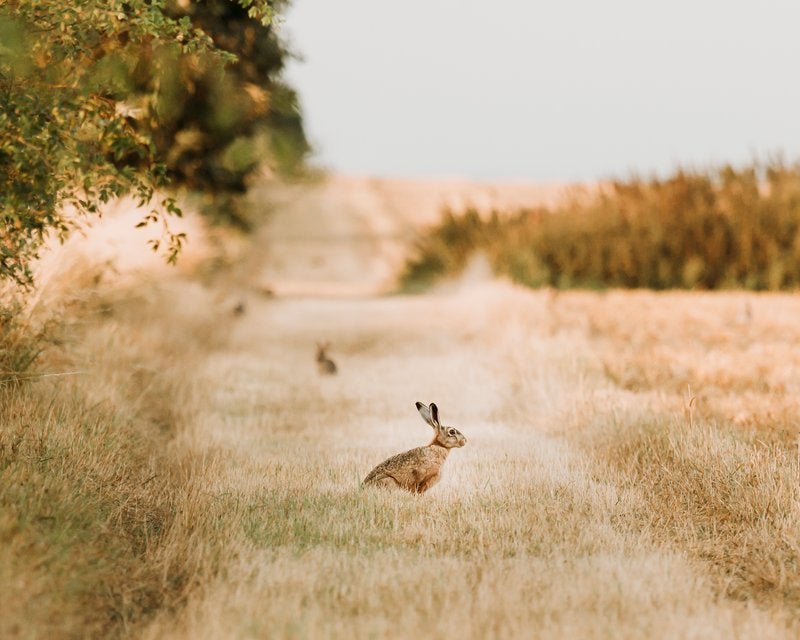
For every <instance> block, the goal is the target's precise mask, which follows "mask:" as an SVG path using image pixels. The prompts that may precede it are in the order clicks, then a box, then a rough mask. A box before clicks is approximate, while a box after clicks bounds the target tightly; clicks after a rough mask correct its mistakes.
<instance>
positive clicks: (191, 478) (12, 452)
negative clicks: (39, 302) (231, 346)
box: [0, 287, 215, 638]
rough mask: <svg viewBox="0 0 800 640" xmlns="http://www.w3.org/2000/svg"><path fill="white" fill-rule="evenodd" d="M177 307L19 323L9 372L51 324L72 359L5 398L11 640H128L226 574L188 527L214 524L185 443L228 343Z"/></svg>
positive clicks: (104, 300)
mask: <svg viewBox="0 0 800 640" xmlns="http://www.w3.org/2000/svg"><path fill="white" fill-rule="evenodd" d="M190 290H191V289H190ZM175 295H177V296H178V297H177V298H175V297H173V296H175ZM176 300H179V301H180V302H181V303H182V304H184V305H185V304H186V303H187V299H186V295H185V293H184V294H180V293H179V294H175V293H174V292H166V291H164V290H163V289H161V290H159V288H158V287H156V288H151V290H150V292H149V293H148V294H147V295H144V296H143V295H142V292H137V291H131V290H116V291H108V292H105V293H103V292H99V293H98V292H95V293H88V294H87V293H86V292H85V291H84V292H82V293H81V297H80V298H77V299H76V298H73V299H70V300H69V301H68V302H67V303H64V301H63V300H53V299H52V297H50V298H48V299H47V303H48V309H49V310H48V311H46V312H45V311H42V310H41V309H40V310H38V311H34V312H32V313H30V314H28V313H26V314H22V313H20V312H19V311H18V312H17V313H16V314H11V313H10V312H9V318H8V319H7V320H6V322H7V323H9V324H10V325H11V326H13V327H15V329H14V331H13V332H11V331H6V332H5V333H4V334H3V335H2V336H0V338H2V340H1V343H2V348H0V353H2V354H3V356H4V362H9V363H14V362H23V363H28V362H30V361H31V359H32V358H31V355H30V354H32V353H35V352H36V350H35V347H36V345H38V344H40V343H41V340H40V336H39V331H38V330H37V326H39V325H38V320H37V318H39V317H41V316H45V317H47V318H52V317H54V316H53V313H55V314H56V316H55V317H59V318H60V320H59V321H58V322H57V323H56V326H58V327H59V329H58V332H57V336H58V340H59V341H60V343H61V346H60V347H59V348H54V349H50V350H48V351H47V352H45V353H44V354H43V355H42V356H41V357H40V358H39V359H38V361H37V362H36V366H35V367H28V368H27V369H26V370H25V373H24V375H21V374H19V373H18V371H19V369H11V371H12V372H14V374H15V375H14V377H11V378H9V377H8V376H6V379H5V380H4V384H0V585H2V587H0V592H2V596H3V611H2V613H0V637H3V638H14V637H28V638H34V637H36V638H41V637H52V638H77V637H81V638H91V637H96V638H101V637H102V638H108V637H111V638H113V637H121V636H128V635H130V634H131V633H132V632H133V631H135V629H136V628H137V627H139V626H141V625H142V623H143V622H145V621H147V620H148V619H149V618H150V617H151V616H152V615H154V614H155V612H157V611H164V610H171V609H175V608H176V607H178V606H179V605H180V603H181V602H182V601H183V600H184V599H185V597H186V595H187V593H188V591H189V590H190V589H191V588H192V585H193V581H196V580H197V579H198V575H202V573H203V572H204V571H206V570H209V568H210V567H213V565H214V559H213V558H214V551H213V549H211V550H209V548H208V547H206V546H203V545H198V544H196V539H197V538H196V536H197V533H196V532H197V531H200V530H202V525H197V526H196V525H195V524H194V523H191V522H188V521H186V520H185V518H184V515H183V514H184V513H185V511H186V510H189V509H191V508H192V505H197V504H198V503H202V505H203V506H202V507H201V508H200V510H202V511H205V512H207V513H209V514H211V513H213V505H209V504H207V500H206V499H205V498H203V496H202V493H200V492H199V491H197V489H196V488H195V483H196V482H198V480H199V479H200V478H201V477H202V475H203V473H205V466H204V465H198V464H197V463H196V462H195V461H194V460H193V457H192V455H191V452H189V451H186V450H184V449H182V448H179V447H176V446H175V444H174V443H175V441H176V438H177V437H178V436H179V434H180V433H181V430H182V429H183V428H184V425H185V423H186V421H188V420H189V419H190V418H191V415H192V410H191V399H192V396H193V394H194V393H195V392H196V390H195V389H194V388H193V387H192V378H191V377H189V376H186V375H185V367H187V366H189V367H191V363H192V362H193V360H194V359H195V358H196V357H199V354H200V353H202V351H200V350H199V349H198V345H200V344H202V345H203V349H206V348H208V345H209V344H211V345H212V346H213V344H215V342H214V340H213V337H214V331H215V330H214V329H213V314H212V315H209V314H204V315H203V316H198V315H196V314H193V313H192V312H191V311H190V310H189V309H186V311H183V312H181V311H179V310H178V309H176V308H175V307H174V306H170V305H174V303H175V302H176ZM190 306H191V305H190ZM54 308H55V309H60V311H53V309H54ZM207 320H208V322H207ZM51 326H53V325H52V323H51ZM48 335H52V334H48ZM7 366H8V365H7ZM60 372H61V373H70V374H74V375H59V373H60Z"/></svg>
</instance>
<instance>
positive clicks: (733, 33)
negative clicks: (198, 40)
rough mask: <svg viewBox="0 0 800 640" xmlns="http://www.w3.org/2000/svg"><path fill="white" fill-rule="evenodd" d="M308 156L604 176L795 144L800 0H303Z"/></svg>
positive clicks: (290, 29) (374, 171)
mask: <svg viewBox="0 0 800 640" xmlns="http://www.w3.org/2000/svg"><path fill="white" fill-rule="evenodd" d="M282 29H283V32H284V33H285V34H286V35H287V36H288V38H289V40H290V41H291V43H292V45H293V48H294V49H295V50H296V51H298V52H299V53H301V54H302V55H303V57H304V61H303V62H301V63H293V64H292V65H291V66H290V68H289V69H288V71H287V77H288V78H289V79H290V81H291V82H292V83H293V84H294V86H295V87H296V88H297V89H298V90H299V93H300V96H301V99H302V102H303V106H304V111H305V117H306V125H307V128H308V131H309V134H310V137H311V139H312V142H313V143H314V145H315V146H316V148H317V150H318V153H317V158H316V162H317V163H318V164H320V165H322V166H325V167H328V168H331V169H334V170H338V171H341V172H346V173H358V174H370V175H396V176H423V177H424V176H430V177H435V176H454V175H458V176H465V177H471V178H482V179H520V178H522V179H534V180H552V179H602V178H608V177H615V176H616V177H624V176H627V175H629V174H630V173H631V172H634V171H635V172H638V173H640V174H645V175H648V174H650V173H652V172H665V171H669V170H670V169H672V168H674V167H675V166H676V165H677V164H679V163H680V164H684V165H692V166H705V165H707V164H709V163H717V162H722V161H732V162H736V163H741V162H746V161H748V160H750V159H751V158H753V157H754V156H756V155H757V156H758V157H762V158H763V157H766V156H767V154H770V153H775V152H783V153H784V155H785V156H786V157H787V158H788V159H791V160H797V159H800V0H761V1H755V0H752V1H742V0H671V1H669V2H667V1H662V2H648V1H646V0H604V1H602V2H600V1H598V0H561V1H553V0H551V1H548V2H537V1H535V0H528V1H526V0H492V1H489V0H484V1H483V2H477V1H474V0H404V1H402V2H388V1H382V0H294V6H293V7H292V8H291V10H290V11H289V12H288V14H287V15H286V18H285V22H284V24H283V26H282Z"/></svg>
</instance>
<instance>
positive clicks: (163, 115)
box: [0, 0, 305, 285]
mask: <svg viewBox="0 0 800 640" xmlns="http://www.w3.org/2000/svg"><path fill="white" fill-rule="evenodd" d="M277 4H281V3H280V0H236V1H234V0H214V1H209V2H200V3H197V4H196V5H195V4H193V3H190V2H189V1H188V0H176V1H175V2H174V3H168V2H166V1H165V0H72V1H71V2H69V3H62V2H59V1H58V0H8V1H7V2H6V3H5V4H4V5H2V6H0V216H2V228H0V279H12V280H14V281H16V282H18V283H20V284H23V285H27V284H30V283H31V271H30V265H31V262H32V260H34V259H35V258H36V257H37V255H38V251H39V249H40V248H41V246H42V243H43V241H44V240H45V238H46V237H47V236H48V235H50V234H55V235H56V236H57V237H58V238H60V239H62V240H63V239H64V238H66V236H67V235H68V234H69V232H70V231H71V230H73V229H74V228H75V226H77V225H78V224H80V221H81V220H82V219H86V218H87V217H90V216H93V215H96V214H98V212H99V210H100V207H101V205H102V204H103V203H106V202H108V201H109V200H111V199H112V198H116V197H118V196H120V195H122V194H126V193H131V194H133V195H134V197H135V198H136V200H137V203H138V204H139V206H145V205H149V204H151V202H152V200H153V197H154V194H155V192H156V189H158V188H160V187H163V186H164V185H165V184H166V183H167V181H168V179H169V178H173V179H175V180H176V181H178V182H179V183H180V182H182V183H185V184H188V185H189V186H192V187H198V186H202V187H204V188H211V189H216V190H220V189H225V188H232V187H235V188H241V186H242V184H241V180H242V178H241V177H240V178H238V180H239V183H237V181H236V180H231V179H229V178H226V177H224V173H223V172H221V171H220V170H219V169H220V168H222V169H227V170H229V173H230V175H237V171H238V175H239V176H243V175H246V173H247V172H249V171H251V170H252V169H253V167H254V166H255V158H254V157H251V158H250V161H248V162H243V161H242V159H241V155H240V154H239V153H237V148H238V149H240V150H241V149H244V150H245V151H247V152H250V153H252V149H251V148H250V147H248V144H247V142H248V140H247V136H248V134H252V132H253V131H255V129H256V128H257V124H258V123H259V122H262V123H266V124H268V123H269V122H270V121H271V119H273V120H274V119H275V118H278V119H279V118H280V114H281V110H279V109H274V108H272V109H270V108H269V107H267V108H266V109H264V110H263V111H262V112H260V113H258V114H257V115H258V116H259V117H260V120H259V118H258V117H250V118H245V117H243V116H242V114H241V113H240V111H241V108H240V106H236V105H234V106H233V107H227V106H226V102H227V103H230V102H231V101H230V100H229V99H228V97H227V96H225V95H223V94H224V92H225V91H226V90H227V89H228V88H230V87H231V86H234V80H232V79H231V74H230V73H229V70H231V69H234V70H236V74H237V76H236V77H237V82H239V83H242V82H250V81H251V80H258V74H259V73H264V72H266V74H267V75H266V76H265V78H266V80H267V81H269V82H272V78H271V77H270V75H269V74H270V73H274V72H275V71H276V70H280V67H281V66H282V59H283V57H284V56H285V55H286V51H285V49H284V48H281V47H280V46H279V42H278V40H277V38H276V37H275V36H274V35H273V34H272V32H271V30H270V29H271V24H272V20H273V18H274V15H275V9H276V5H277ZM231 15H235V16H236V23H237V24H239V25H241V27H240V29H239V31H240V33H241V34H243V35H242V36H241V37H244V38H245V40H246V39H247V38H248V37H250V36H249V35H248V34H254V37H257V38H258V39H259V42H261V41H263V40H264V39H265V36H266V40H267V41H269V42H270V43H271V44H270V45H269V46H267V49H268V50H270V51H272V52H273V55H274V56H276V57H277V58H276V61H274V62H273V63H272V65H271V66H270V65H266V66H265V65H264V63H263V62H261V63H257V64H255V70H254V71H253V72H252V73H250V72H248V71H247V70H248V69H250V68H251V66H253V65H254V63H252V62H250V61H248V60H246V59H244V58H239V57H237V55H236V54H237V53H243V52H244V53H247V51H246V49H245V48H243V47H242V46H238V47H237V46H226V45H228V43H229V42H231V41H232V40H230V38H228V39H226V36H225V34H226V33H227V32H228V31H229V30H230V29H229V27H228V26H226V25H225V24H224V23H220V22H218V21H217V22H215V18H216V19H219V18H226V17H229V16H231ZM207 29H208V31H207ZM209 31H210V32H212V33H213V34H214V35H213V36H212V35H210V33H209ZM252 46H262V45H261V44H257V45H252ZM259 65H260V66H259ZM265 78H261V83H260V84H257V83H256V82H252V84H253V85H254V87H255V89H259V90H260V91H263V92H264V93H263V96H262V94H260V93H258V92H257V91H255V89H251V90H250V93H251V94H253V95H255V96H256V97H258V98H259V99H262V100H263V99H265V98H268V97H269V94H268V93H267V89H264V88H263V85H264V80H265ZM275 86H276V87H278V88H279V87H280V85H279V84H277V83H275ZM204 87H205V89H204ZM268 88H269V87H268ZM245 89H246V87H245ZM203 91H208V92H210V93H212V94H213V92H217V94H218V95H217V99H214V96H213V95H212V96H210V98H211V99H209V95H204V94H203ZM277 93H279V92H277ZM229 95H230V94H229ZM248 109H249V110H250V111H252V108H250V107H248ZM204 110H205V111H204ZM295 111H296V113H297V114H298V117H299V111H298V110H297V109H295ZM247 112H248V111H247V110H245V113H247ZM300 133H301V134H302V128H300ZM192 135H195V138H196V139H199V140H201V144H200V145H199V146H198V145H194V144H187V141H189V140H190V138H191V136H192ZM302 140H303V142H304V140H305V138H304V137H303V138H302ZM236 145H238V147H237V146H236ZM209 150H213V151H214V153H209ZM201 157H208V158H209V163H208V169H206V170H205V173H204V172H203V171H198V170H197V169H196V167H197V166H199V165H202V163H199V161H198V158H201ZM237 162H238V163H239V164H238V165H237ZM226 163H227V164H226ZM214 171H217V176H223V177H222V178H219V177H218V179H211V180H206V179H204V176H208V175H210V174H212V173H213V172H214ZM170 214H174V215H180V210H179V209H178V208H177V206H176V205H175V202H174V199H172V198H166V199H165V200H163V201H161V202H160V203H158V206H156V207H154V208H152V209H150V210H149V211H148V212H147V213H146V214H144V216H143V220H142V223H141V224H163V225H164V236H163V238H162V240H154V241H153V248H154V249H155V250H159V251H163V252H164V254H165V256H166V258H167V259H168V260H169V261H171V262H174V261H175V259H176V258H177V255H178V253H179V251H180V248H181V244H182V242H183V240H184V237H183V235H182V234H173V233H171V232H170V231H169V228H168V225H167V217H168V216H169V215H170Z"/></svg>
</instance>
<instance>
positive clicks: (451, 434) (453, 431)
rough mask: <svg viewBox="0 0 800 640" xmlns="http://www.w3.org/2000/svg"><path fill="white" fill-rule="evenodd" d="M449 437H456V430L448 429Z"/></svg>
mask: <svg viewBox="0 0 800 640" xmlns="http://www.w3.org/2000/svg"><path fill="white" fill-rule="evenodd" d="M447 435H449V436H454V435H456V430H455V429H448V430H447Z"/></svg>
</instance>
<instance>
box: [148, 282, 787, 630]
mask: <svg viewBox="0 0 800 640" xmlns="http://www.w3.org/2000/svg"><path fill="white" fill-rule="evenodd" d="M614 295H617V294H614ZM619 295H620V296H622V295H623V294H619ZM640 298H641V300H640V302H641V303H642V313H641V314H640V315H638V320H634V319H633V318H631V319H630V320H629V322H631V325H635V324H636V323H637V322H639V323H642V322H644V321H647V320H652V321H653V322H657V321H658V318H659V315H660V314H661V313H664V314H666V312H664V311H663V309H664V303H665V302H669V304H670V305H672V311H671V313H672V314H673V316H672V317H673V320H674V322H675V323H676V327H675V328H674V337H675V338H676V339H677V338H678V337H679V334H680V332H681V331H685V330H686V327H685V326H684V327H683V329H681V328H680V327H681V325H682V324H683V323H684V322H689V325H692V323H693V322H696V323H698V324H699V326H704V325H703V318H698V319H696V320H694V321H693V320H690V319H687V314H688V316H691V314H692V313H693V312H694V311H696V308H695V300H696V297H693V296H689V295H683V296H679V295H669V296H656V295H652V294H640ZM632 299H634V300H635V299H636V296H633V297H632ZM702 300H703V303H702V305H701V306H704V307H705V308H706V311H707V312H708V313H709V316H708V318H706V320H708V321H711V320H710V319H712V318H714V317H716V314H717V313H725V312H727V310H728V309H732V308H733V307H734V306H735V305H736V304H738V300H739V299H738V298H736V299H725V298H720V297H718V298H716V299H713V298H711V297H708V298H705V297H704V298H702ZM766 301H767V302H768V304H770V305H773V306H774V307H775V308H777V309H783V310H784V311H789V310H790V309H791V305H792V304H793V301H792V300H791V299H790V298H788V297H786V298H781V299H775V298H770V299H766ZM615 302H616V301H615V300H609V299H608V297H603V296H598V295H591V294H574V295H573V294H564V295H562V296H559V297H558V299H557V300H556V302H555V303H553V302H552V301H550V302H548V296H547V294H546V293H542V294H535V293H529V292H522V291H519V290H514V289H510V288H505V287H502V286H499V287H495V286H489V287H485V288H483V289H481V290H479V291H477V292H475V293H472V294H455V295H453V296H429V297H425V298H391V299H384V300H369V301H352V302H351V301H331V300H328V301H313V300H305V301H284V302H280V301H276V302H273V303H270V304H269V305H268V308H264V309H256V310H254V315H253V316H252V318H250V319H246V320H244V321H243V322H242V323H241V324H240V325H239V326H238V329H237V332H236V333H235V334H234V336H233V337H232V342H231V345H230V350H229V351H228V352H227V353H220V354H218V357H216V358H214V359H212V360H211V361H210V362H209V363H208V370H207V372H206V375H211V372H213V375H214V376H215V377H216V378H217V379H221V380H224V381H225V382H224V383H223V384H221V385H220V386H219V387H218V388H217V393H216V395H215V397H214V398H213V399H212V401H211V404H210V405H209V411H208V412H207V413H206V412H203V416H202V417H201V418H200V420H199V421H198V423H197V424H196V425H195V427H196V429H195V431H194V433H193V440H192V442H193V443H194V445H193V446H196V447H199V448H200V449H201V450H202V449H203V448H204V447H210V448H211V449H212V450H214V451H216V452H217V453H218V454H219V461H220V467H219V468H218V472H217V475H216V476H215V480H214V482H213V486H214V488H213V491H214V492H215V495H217V496H218V499H220V500H224V501H225V502H227V503H228V504H229V505H230V511H229V512H228V513H229V517H230V518H231V519H233V520H235V521H237V522H238V523H239V529H238V530H234V529H228V530H227V532H228V534H229V535H231V536H232V537H231V538H229V539H228V541H227V543H226V545H225V546H226V550H227V554H228V555H229V558H230V561H229V564H228V565H227V568H226V570H225V571H224V572H223V573H221V574H220V575H219V576H218V577H217V579H216V580H213V581H211V582H209V583H207V584H204V585H202V586H200V587H199V588H198V589H197V590H196V591H195V592H194V593H193V594H192V595H191V596H190V598H189V602H188V605H187V607H186V609H185V610H184V611H183V612H182V613H181V614H180V615H179V616H178V618H177V624H176V618H175V617H174V616H172V615H166V616H163V617H161V618H159V619H157V620H156V621H155V622H154V623H153V625H152V626H151V627H150V629H149V632H148V633H146V634H145V637H148V638H157V637H158V638H160V637H173V638H187V637H191V638H218V637H301V638H302V637H332V638H335V637H343V636H347V637H408V636H413V635H419V636H422V637H450V636H454V635H459V636H464V637H475V638H478V637H498V636H502V637H530V636H531V635H534V636H536V637H553V638H555V637H566V636H573V637H598V638H605V637H623V638H624V637H631V638H633V637H698V638H699V637H703V638H708V637H720V638H728V637H734V636H738V637H767V636H768V637H793V636H794V635H796V633H797V631H798V628H800V627H798V624H799V623H800V621H798V619H797V617H796V615H795V613H794V612H795V610H796V609H795V604H796V603H795V595H794V592H793V589H794V580H795V579H794V577H793V570H792V567H793V564H792V563H793V562H794V557H793V551H792V544H791V540H793V539H796V538H792V537H791V534H792V532H793V531H794V529H793V528H792V527H793V526H794V525H793V523H792V519H793V518H794V515H793V513H794V512H795V511H796V507H795V506H794V504H795V503H794V502H793V501H794V500H795V499H796V494H795V491H794V484H793V481H794V479H795V478H796V473H797V469H796V462H795V461H794V458H792V456H791V455H790V450H789V449H788V448H787V447H785V446H784V445H783V444H782V442H783V439H782V438H776V439H775V441H774V442H773V444H771V445H766V446H765V445H762V444H758V443H757V442H756V441H755V440H753V441H748V440H747V439H746V437H745V436H744V435H741V434H742V432H741V430H740V428H739V427H736V426H734V425H733V424H731V425H730V427H728V426H727V425H725V426H723V425H719V426H718V427H713V426H712V425H711V424H710V423H709V422H708V421H707V420H706V418H704V417H702V415H699V414H698V415H696V416H693V420H694V421H695V425H694V428H693V429H690V428H689V427H688V426H687V424H686V422H685V420H684V417H683V411H682V408H683V398H682V394H681V392H680V391H673V390H672V389H669V388H668V389H659V390H655V389H653V388H647V389H642V390H641V392H634V391H631V390H628V389H618V388H616V387H615V386H614V385H613V384H612V383H611V382H610V381H609V380H608V379H607V378H606V377H605V375H604V374H603V371H602V368H601V367H599V366H598V364H597V361H596V360H597V359H599V358H601V357H611V356H610V354H611V353H612V352H614V351H615V350H616V351H617V352H620V351H622V350H623V349H627V348H629V347H627V346H625V345H627V343H626V342H623V341H621V339H619V338H615V337H614V336H608V335H597V334H594V335H593V333H592V330H591V329H590V328H589V327H587V326H585V318H586V315H585V314H586V312H587V311H590V310H594V311H596V312H597V316H598V318H599V319H602V315H603V314H604V313H609V312H613V310H615V309H617V308H618V307H617V305H616V304H615ZM553 304H555V305H556V306H557V308H558V312H559V313H561V314H562V316H563V317H562V321H561V327H562V329H560V330H557V331H555V332H551V330H550V325H549V324H548V322H547V321H546V320H547V318H548V316H550V315H551V314H552V313H554V310H553V308H552V305H553ZM431 308H435V309H436V313H435V314H430V313H428V312H429V311H430V309H431ZM630 315H632V314H629V316H630ZM343 318H346V319H347V322H346V323H345V322H342V321H341V320H342V319H343ZM773 318H774V316H773ZM337 319H338V320H339V322H338V323H336V324H334V322H335V321H336V320H337ZM754 322H756V323H757V322H758V320H754ZM322 333H324V334H325V335H326V336H328V337H329V336H331V334H332V333H333V334H334V335H333V339H334V344H335V348H336V350H337V355H338V361H339V365H340V375H339V376H337V377H336V378H326V379H322V378H319V377H318V376H317V374H316V372H315V369H314V362H313V345H314V338H315V337H318V336H319V335H320V334H322ZM713 333H714V332H713V330H711V329H710V328H709V334H713ZM698 353H700V352H698ZM621 355H622V356H625V355H628V356H629V357H632V356H630V355H629V354H625V353H622V354H621ZM732 393H736V389H734V390H733V391H732ZM417 398H418V399H421V400H436V401H437V402H439V404H440V406H441V410H442V414H443V417H444V419H445V420H446V421H450V422H452V423H453V424H455V425H457V426H459V427H460V428H462V430H463V431H464V432H465V434H466V435H467V437H468V438H469V443H468V445H467V447H465V448H464V449H462V450H458V451H455V452H454V453H453V454H452V456H451V459H450V460H449V461H448V463H447V467H446V476H445V479H444V480H443V482H442V484H441V485H440V486H439V487H437V488H436V489H435V490H433V491H432V492H430V493H429V494H427V495H425V496H423V497H416V496H411V495H406V494H402V493H385V492H382V491H373V490H364V489H361V488H360V487H359V480H360V479H361V478H362V477H363V475H364V474H365V473H366V471H368V470H369V469H370V468H371V467H372V466H373V465H374V464H375V463H376V462H378V461H380V460H381V459H382V458H383V457H385V456H386V455H388V454H390V453H393V452H396V451H399V450H402V449H404V448H408V447H411V446H414V445H417V444H420V443H421V442H424V441H425V439H426V438H427V427H425V425H424V424H423V423H422V422H421V421H420V420H419V419H418V417H417V416H416V415H415V412H414V410H413V404H412V402H413V399H417ZM670 429H672V431H670ZM740 436H741V438H743V439H741V440H740V439H737V438H740ZM637 438H638V439H637ZM676 451H677V452H679V453H676ZM679 454H680V455H679ZM676 461H680V462H676ZM692 465H694V466H696V467H697V469H700V470H704V469H705V470H706V471H703V472H697V473H695V474H694V475H692V474H690V473H687V469H689V468H694V466H692ZM793 474H794V475H793ZM723 505H724V507H723ZM769 580H772V581H773V583H768V581H769Z"/></svg>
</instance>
